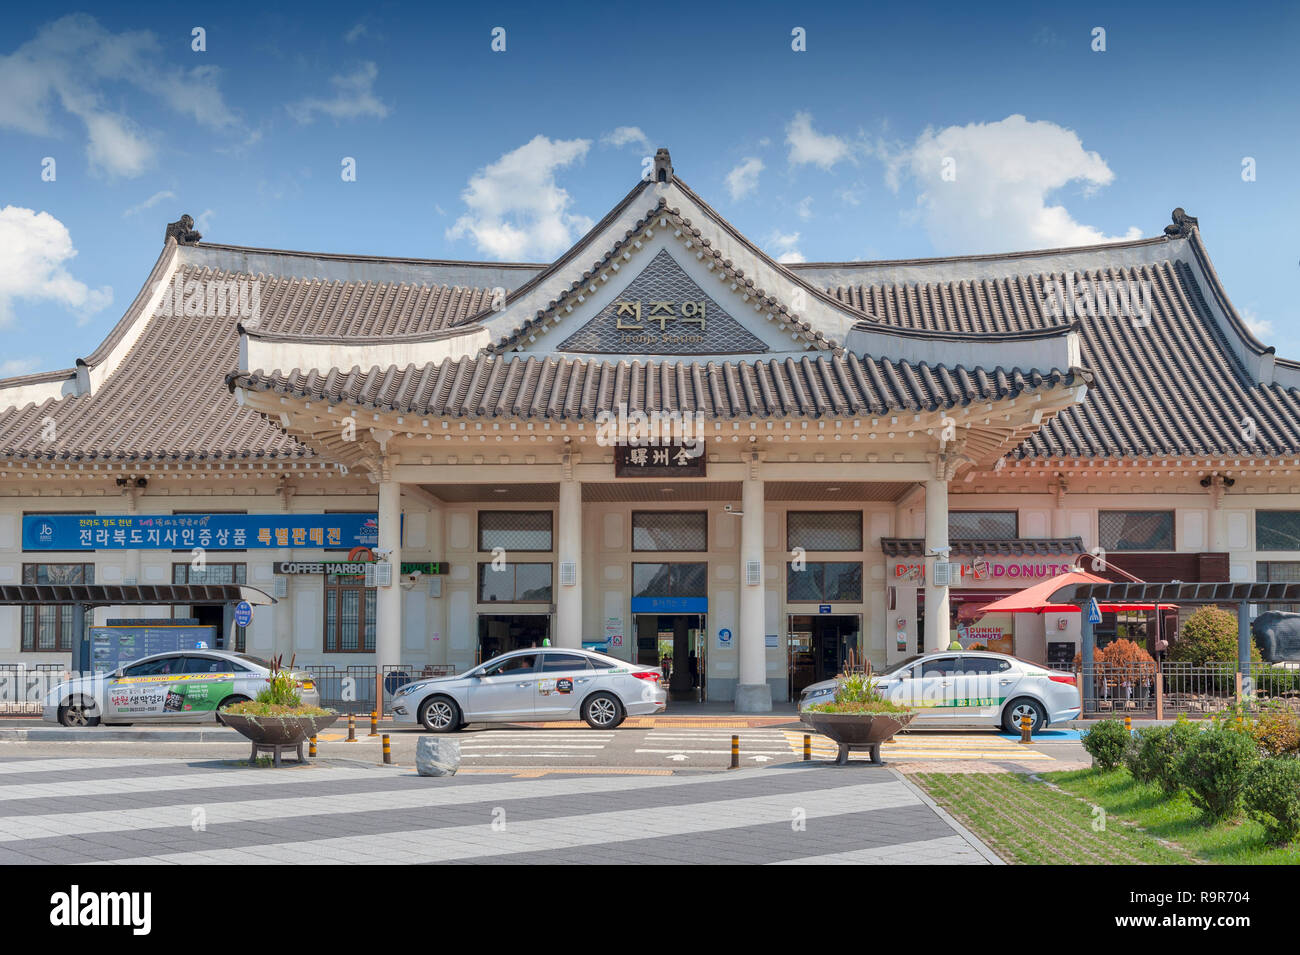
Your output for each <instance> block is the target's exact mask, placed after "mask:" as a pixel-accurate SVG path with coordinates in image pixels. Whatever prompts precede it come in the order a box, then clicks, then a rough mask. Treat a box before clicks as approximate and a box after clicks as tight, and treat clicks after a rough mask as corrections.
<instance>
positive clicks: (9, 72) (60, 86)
mask: <svg viewBox="0 0 1300 955" xmlns="http://www.w3.org/2000/svg"><path fill="white" fill-rule="evenodd" d="M161 59H162V46H161V44H160V43H159V41H158V38H157V37H156V36H155V35H154V34H153V33H151V32H149V31H136V32H123V33H110V32H109V31H108V30H106V29H104V27H102V26H101V25H100V24H99V21H98V20H96V19H95V18H94V17H91V16H89V15H87V14H84V13H76V14H70V15H68V16H65V17H62V18H60V19H58V20H55V21H54V22H53V23H49V24H47V25H45V26H44V27H42V28H41V29H40V30H38V31H37V33H36V36H35V37H33V38H32V39H31V40H28V41H27V42H26V43H24V44H23V45H22V46H20V47H18V48H17V49H16V50H15V51H14V52H13V53H10V54H8V55H5V56H0V89H3V90H5V96H4V97H0V128H8V129H14V130H17V131H19V132H23V133H28V134H30V135H34V136H52V135H58V134H59V133H60V130H59V124H58V117H59V109H60V108H61V109H62V111H63V112H64V113H66V114H69V115H71V116H75V117H76V118H77V119H79V120H80V121H81V122H82V123H83V124H84V125H85V128H86V136H87V141H86V155H87V158H88V159H89V162H90V167H91V169H92V171H94V172H96V173H104V174H107V175H109V176H124V177H135V176H139V175H141V174H142V173H144V172H145V171H146V170H147V169H149V168H150V167H152V166H153V164H154V160H155V155H156V153H157V149H158V146H157V143H158V139H159V135H158V134H157V133H155V132H152V131H150V130H146V129H142V128H141V127H140V126H138V125H137V124H136V122H135V121H133V120H132V119H131V118H130V116H128V115H127V114H126V113H124V112H122V110H121V104H122V102H123V100H124V98H125V97H124V94H123V87H132V88H134V89H135V90H137V91H138V92H141V93H144V94H145V95H148V96H151V97H157V98H159V99H161V100H162V102H163V103H164V104H165V105H166V106H167V107H168V108H169V109H171V110H172V111H173V112H176V113H178V114H180V115H182V116H188V117H190V118H192V119H193V120H194V121H195V122H197V123H199V124H201V125H204V126H208V127H211V128H214V129H226V128H228V127H232V126H237V125H238V124H239V118H238V117H237V116H236V114H235V113H234V112H233V111H232V110H231V109H230V108H229V107H228V106H227V105H226V103H225V100H224V98H223V97H222V95H221V91H220V88H219V86H218V81H219V79H220V70H219V69H218V68H217V67H215V66H199V67H195V68H194V69H191V70H188V71H187V70H183V69H180V68H178V67H164V66H159V65H158V64H159V62H160V61H161ZM109 103H112V104H114V106H113V107H110V106H109V105H108V104H109ZM56 158H57V157H56Z"/></svg>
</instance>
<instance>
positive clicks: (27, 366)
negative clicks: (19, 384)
mask: <svg viewBox="0 0 1300 955" xmlns="http://www.w3.org/2000/svg"><path fill="white" fill-rule="evenodd" d="M40 366H41V360H40V359H39V358H6V359H5V360H4V361H0V378H16V377H18V376H19V375H30V374H31V373H32V372H34V371H35V370H36V369H37V368H39V367H40Z"/></svg>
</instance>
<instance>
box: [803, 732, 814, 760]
mask: <svg viewBox="0 0 1300 955" xmlns="http://www.w3.org/2000/svg"><path fill="white" fill-rule="evenodd" d="M811 759H812V737H811V736H809V735H808V734H807V733H804V734H803V761H804V762H805V763H806V762H809V761H810V760H811Z"/></svg>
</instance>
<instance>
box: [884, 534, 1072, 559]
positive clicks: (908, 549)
mask: <svg viewBox="0 0 1300 955" xmlns="http://www.w3.org/2000/svg"><path fill="white" fill-rule="evenodd" d="M948 543H949V545H950V546H951V547H952V556H954V557H1073V556H1074V555H1076V554H1086V553H1087V550H1086V549H1085V548H1084V546H1083V538H1081V537H1044V538H1039V539H1036V540H1030V539H1019V538H1012V539H1007V540H993V539H989V540H977V541H975V540H954V541H949V542H948ZM880 550H881V552H882V553H883V554H884V555H885V556H886V557H916V558H921V557H924V556H925V541H924V540H922V539H921V538H919V537H916V538H912V537H882V538H881V539H880Z"/></svg>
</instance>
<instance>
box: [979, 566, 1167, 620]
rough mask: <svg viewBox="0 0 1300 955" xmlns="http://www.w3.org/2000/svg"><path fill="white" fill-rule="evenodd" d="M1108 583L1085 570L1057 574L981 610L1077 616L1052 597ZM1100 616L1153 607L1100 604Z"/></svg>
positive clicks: (1164, 607)
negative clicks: (1080, 586) (1074, 586)
mask: <svg viewBox="0 0 1300 955" xmlns="http://www.w3.org/2000/svg"><path fill="white" fill-rule="evenodd" d="M1108 583H1111V581H1109V580H1106V579H1105V578H1104V577H1098V576H1096V575H1095V574H1090V573H1088V572H1087V571H1082V570H1080V571H1070V572H1069V573H1065V574H1060V575H1058V576H1056V577H1053V578H1052V579H1051V580H1044V581H1043V582H1042V583H1037V584H1034V585H1033V586H1032V587H1026V588H1025V589H1024V590H1022V591H1020V592H1019V593H1014V594H1012V595H1011V596H1010V597H1003V598H1002V599H1001V600H995V601H993V602H992V603H990V604H985V605H984V606H983V607H981V608H980V610H981V611H982V612H983V613H1078V612H1079V608H1078V607H1076V606H1075V605H1074V604H1062V603H1053V602H1052V595H1053V594H1055V593H1056V592H1057V591H1058V590H1060V589H1061V588H1062V587H1068V586H1070V585H1071V584H1108ZM1099 606H1100V607H1101V612H1102V613H1118V612H1120V611H1123V610H1154V609H1155V608H1156V605H1155V604H1151V603H1145V604H1128V603H1122V604H1113V603H1103V604H1099ZM1160 607H1161V609H1166V608H1168V609H1177V608H1175V607H1174V605H1173V604H1161V605H1160Z"/></svg>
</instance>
